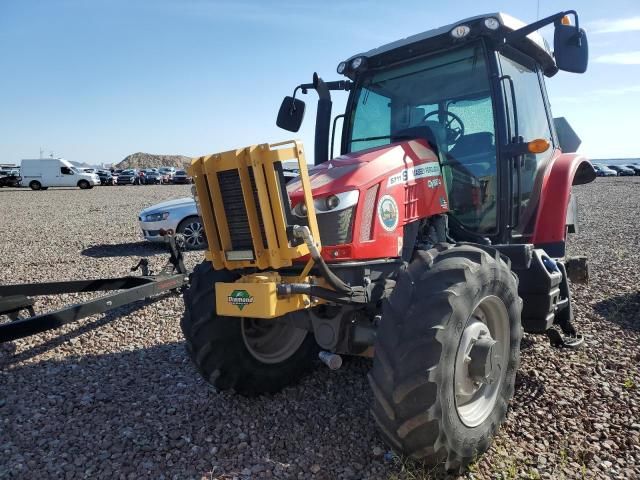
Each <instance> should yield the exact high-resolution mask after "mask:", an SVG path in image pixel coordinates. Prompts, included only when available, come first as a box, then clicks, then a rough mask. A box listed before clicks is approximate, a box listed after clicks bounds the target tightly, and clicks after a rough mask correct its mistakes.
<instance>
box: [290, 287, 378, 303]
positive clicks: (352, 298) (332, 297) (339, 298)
mask: <svg viewBox="0 0 640 480" xmlns="http://www.w3.org/2000/svg"><path fill="white" fill-rule="evenodd" d="M296 293H297V294H304V295H309V296H311V297H318V298H322V299H324V300H329V301H330V302H335V303H342V304H345V305H349V304H353V303H367V298H366V296H365V294H364V291H353V292H350V293H340V292H336V291H334V290H329V289H328V288H323V287H319V286H318V285H311V284H309V283H281V284H280V285H278V295H292V294H296Z"/></svg>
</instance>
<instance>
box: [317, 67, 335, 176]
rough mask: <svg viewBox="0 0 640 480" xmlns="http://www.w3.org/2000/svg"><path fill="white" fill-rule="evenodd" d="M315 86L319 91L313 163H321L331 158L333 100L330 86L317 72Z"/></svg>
mask: <svg viewBox="0 0 640 480" xmlns="http://www.w3.org/2000/svg"><path fill="white" fill-rule="evenodd" d="M313 88H315V90H316V92H318V109H317V111H316V137H315V144H314V152H313V153H314V159H313V164H314V165H319V164H321V163H324V162H326V161H327V160H329V130H330V127H331V106H332V102H331V92H330V91H329V87H328V86H327V84H326V83H325V82H324V80H322V79H321V78H320V77H319V76H318V74H317V73H314V74H313Z"/></svg>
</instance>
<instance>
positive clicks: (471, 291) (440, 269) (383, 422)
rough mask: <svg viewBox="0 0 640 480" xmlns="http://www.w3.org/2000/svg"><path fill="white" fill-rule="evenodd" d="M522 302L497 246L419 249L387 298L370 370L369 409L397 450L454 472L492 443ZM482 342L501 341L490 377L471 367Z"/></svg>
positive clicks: (515, 358)
mask: <svg viewBox="0 0 640 480" xmlns="http://www.w3.org/2000/svg"><path fill="white" fill-rule="evenodd" d="M489 252H491V253H489ZM521 309H522V302H521V300H520V298H519V297H518V283H517V278H516V276H515V275H514V274H512V272H511V269H510V266H509V264H508V260H507V259H506V257H501V256H500V254H499V253H498V252H495V251H493V250H489V249H487V250H484V249H482V248H481V247H477V246H472V245H459V246H455V247H450V246H443V247H441V248H438V249H432V250H429V251H427V252H419V253H418V254H417V255H416V256H415V258H414V260H413V261H412V262H411V264H410V265H409V266H408V268H407V269H406V270H404V271H402V272H401V273H400V275H399V278H398V281H397V284H396V287H395V289H394V291H393V292H392V294H391V295H390V297H389V299H388V300H386V301H385V303H384V305H383V316H382V321H381V324H380V327H379V331H378V334H377V343H376V346H375V357H374V362H373V368H372V370H371V372H370V374H369V381H370V384H371V387H372V390H373V393H374V403H373V408H372V414H373V416H374V418H375V420H376V422H377V424H378V426H379V428H380V430H381V433H382V436H383V438H384V439H385V440H386V441H387V443H388V444H389V445H390V446H391V447H392V448H394V449H395V450H397V451H399V452H401V453H403V454H405V455H408V456H411V457H413V458H416V459H420V460H423V461H425V462H426V463H427V464H430V465H432V466H434V467H435V468H436V469H438V468H442V467H444V469H445V470H446V471H448V472H459V471H460V470H462V469H463V468H464V467H465V466H466V465H468V464H469V463H470V462H471V461H473V460H474V459H475V458H476V457H477V456H478V455H480V454H481V453H483V452H485V451H486V450H487V449H488V448H489V446H490V445H491V442H492V439H493V437H494V435H495V434H496V432H497V430H498V428H499V426H500V425H501V424H502V422H503V421H504V419H505V416H506V412H507V405H508V403H509V401H510V400H511V398H512V397H513V392H514V383H515V374H516V370H517V368H518V364H519V357H520V340H521V338H522V326H521V324H520V312H521ZM478 329H480V330H478ZM480 331H482V333H481V334H477V336H475V337H472V335H473V332H480ZM470 332H471V333H470ZM487 332H489V336H488V337H487V336H486V335H487ZM481 339H490V341H493V340H497V343H495V346H494V347H492V348H493V349H490V352H491V355H487V357H486V358H489V357H491V359H493V364H492V365H493V366H494V367H493V370H492V375H493V382H490V381H486V382H485V381H478V380H477V378H478V377H477V376H472V374H471V367H472V365H473V366H477V365H478V363H474V361H470V358H471V357H474V358H476V357H475V356H476V352H477V351H479V350H480V348H479V347H478V349H476V345H481V343H482V342H480V340H481ZM501 339H502V340H501ZM487 341H489V340H487ZM469 349H471V350H469ZM494 354H495V355H496V356H494ZM489 363H491V362H488V363H486V364H487V365H488V364H489ZM482 364H483V365H485V361H483V363H482ZM476 375H477V374H476Z"/></svg>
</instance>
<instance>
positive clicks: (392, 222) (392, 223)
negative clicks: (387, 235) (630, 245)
mask: <svg viewBox="0 0 640 480" xmlns="http://www.w3.org/2000/svg"><path fill="white" fill-rule="evenodd" d="M378 218H379V219H380V223H381V224H382V227H383V228H384V229H385V230H386V231H388V232H393V231H394V230H395V229H396V227H397V226H398V205H397V204H396V201H395V200H394V199H393V197H392V196H391V195H385V196H384V197H382V199H381V200H380V206H379V207H378Z"/></svg>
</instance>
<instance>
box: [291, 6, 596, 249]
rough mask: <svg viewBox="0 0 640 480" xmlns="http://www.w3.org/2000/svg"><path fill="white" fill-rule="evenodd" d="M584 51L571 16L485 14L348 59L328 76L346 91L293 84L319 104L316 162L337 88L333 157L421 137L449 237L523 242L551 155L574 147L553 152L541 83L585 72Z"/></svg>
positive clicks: (568, 143) (555, 141)
mask: <svg viewBox="0 0 640 480" xmlns="http://www.w3.org/2000/svg"><path fill="white" fill-rule="evenodd" d="M568 15H571V16H573V17H574V23H575V25H571V22H570V19H569V16H568ZM549 23H555V39H554V47H555V52H554V53H552V52H551V51H550V49H549V47H548V45H547V43H546V41H545V40H544V39H543V38H542V36H541V35H540V34H539V33H538V32H537V29H538V28H541V27H542V26H544V25H547V24H549ZM587 49H588V46H587V38H586V34H585V33H584V31H583V30H581V29H580V28H579V26H578V17H577V15H576V14H575V12H562V13H559V14H556V15H553V16H551V17H548V18H545V19H543V20H540V21H538V22H535V23H533V24H531V25H525V24H524V23H522V22H520V21H519V20H516V19H515V18H513V17H511V16H509V15H506V14H503V13H495V14H487V15H481V16H476V17H472V18H468V19H465V20H462V21H460V22H457V23H455V24H451V25H447V26H444V27H440V28H437V29H434V30H430V31H427V32H424V33H421V34H418V35H414V36H411V37H408V38H405V39H403V40H399V41H396V42H393V43H390V44H388V45H384V46H382V47H379V48H376V49H373V50H370V51H368V52H365V53H362V54H357V55H354V56H352V57H351V58H349V59H347V60H345V61H343V62H340V63H339V65H338V68H337V71H338V73H339V74H341V75H344V76H346V77H347V78H348V80H347V81H341V82H326V83H325V82H323V81H322V80H321V79H318V78H316V79H315V80H314V83H313V84H308V85H301V86H300V88H302V90H303V92H306V91H307V90H308V89H309V88H316V87H317V88H316V90H317V91H318V92H319V94H320V100H319V105H318V107H319V108H318V118H317V123H316V149H315V154H316V158H315V163H316V164H318V163H321V162H323V161H326V160H328V155H327V144H331V145H333V141H334V139H333V138H331V140H329V137H328V132H329V119H330V111H331V101H330V94H329V91H330V90H348V91H350V94H349V100H348V105H347V109H346V111H345V113H344V115H340V116H341V117H344V120H343V128H342V139H341V154H342V155H349V154H355V153H357V152H362V151H365V150H369V149H375V148H379V147H381V146H385V145H389V144H392V143H396V142H403V141H407V140H410V139H421V140H423V141H425V142H427V143H428V145H429V146H430V148H432V149H433V150H434V152H435V153H436V154H437V156H438V158H439V162H440V165H441V168H442V173H443V179H444V182H445V185H446V190H447V193H448V199H449V209H450V212H449V217H450V228H451V230H452V234H453V236H454V238H457V239H458V240H467V241H475V242H480V243H494V244H495V243H523V242H531V241H533V240H534V236H535V227H536V220H537V215H538V214H539V212H540V201H541V189H542V185H543V183H544V178H545V173H548V167H549V166H550V164H551V163H552V160H553V159H554V158H555V157H557V156H558V155H559V154H560V152H561V151H562V152H565V153H568V152H574V151H575V149H576V148H577V147H578V145H579V143H580V142H579V139H578V138H577V136H575V134H573V131H572V130H571V129H570V127H569V128H568V129H567V130H566V131H568V132H569V135H565V136H564V137H566V138H563V140H564V142H563V143H564V144H561V142H560V140H559V137H558V134H557V133H556V128H555V124H554V119H553V117H552V115H551V108H550V106H549V102H548V99H547V95H546V89H545V85H544V78H545V76H546V77H550V76H553V75H555V74H556V73H557V72H558V70H559V69H562V70H567V71H571V72H578V73H582V72H584V71H585V70H586V67H587ZM294 97H295V93H294ZM292 102H293V103H292ZM294 103H295V104H296V105H297V108H295V109H293V110H295V111H296V112H297V113H298V114H299V115H298V117H297V118H298V119H300V121H301V118H302V117H301V115H300V111H301V110H302V111H303V110H304V105H303V104H302V105H301V103H302V102H301V101H299V100H297V99H296V100H294V99H292V98H291V97H287V98H286V99H285V101H284V102H283V108H284V109H285V111H291V110H292V106H293V105H294ZM283 120H291V117H289V118H288V119H287V118H286V115H283V109H281V115H280V116H279V122H278V123H279V125H280V126H282V127H283V128H287V129H289V130H297V128H298V127H299V124H298V123H296V122H293V124H289V123H288V122H287V121H283ZM292 127H293V128H292ZM334 131H335V121H334ZM582 169H583V170H585V172H583V173H584V175H583V176H585V178H584V179H580V178H579V179H578V180H581V181H584V180H587V179H588V177H589V172H588V167H586V166H584V167H582ZM556 250H558V252H557V253H559V255H557V256H562V254H563V253H564V252H563V248H556ZM560 250H562V253H560Z"/></svg>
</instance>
